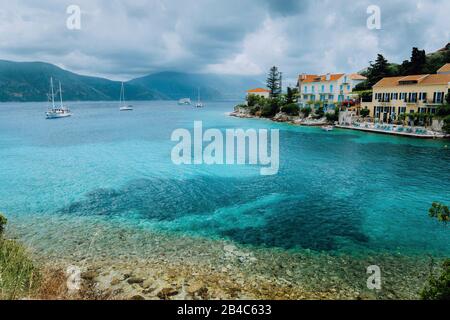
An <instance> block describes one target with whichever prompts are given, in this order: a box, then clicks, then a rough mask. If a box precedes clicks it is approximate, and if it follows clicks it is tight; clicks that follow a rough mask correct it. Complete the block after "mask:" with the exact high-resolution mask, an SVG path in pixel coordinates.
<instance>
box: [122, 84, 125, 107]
mask: <svg viewBox="0 0 450 320" xmlns="http://www.w3.org/2000/svg"><path fill="white" fill-rule="evenodd" d="M122 92H123V104H125V86H124V85H123V81H122Z"/></svg>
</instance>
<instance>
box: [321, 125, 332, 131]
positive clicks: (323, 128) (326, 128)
mask: <svg viewBox="0 0 450 320" xmlns="http://www.w3.org/2000/svg"><path fill="white" fill-rule="evenodd" d="M333 129H334V127H333V126H324V127H322V130H324V131H333Z"/></svg>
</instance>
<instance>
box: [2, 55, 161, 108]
mask: <svg viewBox="0 0 450 320" xmlns="http://www.w3.org/2000/svg"><path fill="white" fill-rule="evenodd" d="M50 77H53V79H54V80H55V84H57V82H58V81H61V83H62V86H63V94H64V99H65V100H72V101H78V100H117V99H118V97H119V93H120V82H117V81H111V80H107V79H103V78H97V77H88V76H82V75H78V74H76V73H73V72H69V71H66V70H64V69H61V68H59V67H57V66H55V65H52V64H49V63H43V62H12V61H4V60H0V101H19V102H26V101H47V95H48V92H49V79H50ZM127 97H128V98H131V97H139V99H141V100H143V99H149V100H151V99H157V98H159V97H158V95H157V94H155V93H153V92H151V91H150V90H145V89H143V88H141V87H135V86H127Z"/></svg>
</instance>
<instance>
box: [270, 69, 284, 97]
mask: <svg viewBox="0 0 450 320" xmlns="http://www.w3.org/2000/svg"><path fill="white" fill-rule="evenodd" d="M267 88H269V90H270V96H271V97H277V96H278V95H279V94H280V93H281V73H280V72H279V71H278V68H277V67H275V66H273V67H272V68H270V71H269V75H268V77H267Z"/></svg>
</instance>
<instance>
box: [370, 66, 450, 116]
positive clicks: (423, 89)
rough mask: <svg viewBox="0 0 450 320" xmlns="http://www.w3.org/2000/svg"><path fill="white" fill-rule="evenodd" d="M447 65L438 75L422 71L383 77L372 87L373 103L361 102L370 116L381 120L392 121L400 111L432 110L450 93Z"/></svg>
mask: <svg viewBox="0 0 450 320" xmlns="http://www.w3.org/2000/svg"><path fill="white" fill-rule="evenodd" d="M449 71H450V64H446V65H445V66H443V67H442V68H441V69H439V71H438V73H437V74H421V75H411V76H404V77H388V78H383V79H381V80H380V81H379V82H377V83H376V84H375V85H374V86H373V97H372V102H369V103H362V108H363V109H364V108H368V109H369V111H370V116H371V117H372V118H375V119H378V120H379V121H381V122H391V121H394V120H396V119H397V118H398V115H399V114H402V113H404V114H408V113H415V112H420V113H431V114H433V113H435V112H436V110H437V108H438V107H439V106H441V105H443V104H444V102H445V96H446V95H447V94H449V93H450V91H449V89H450V72H449Z"/></svg>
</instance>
